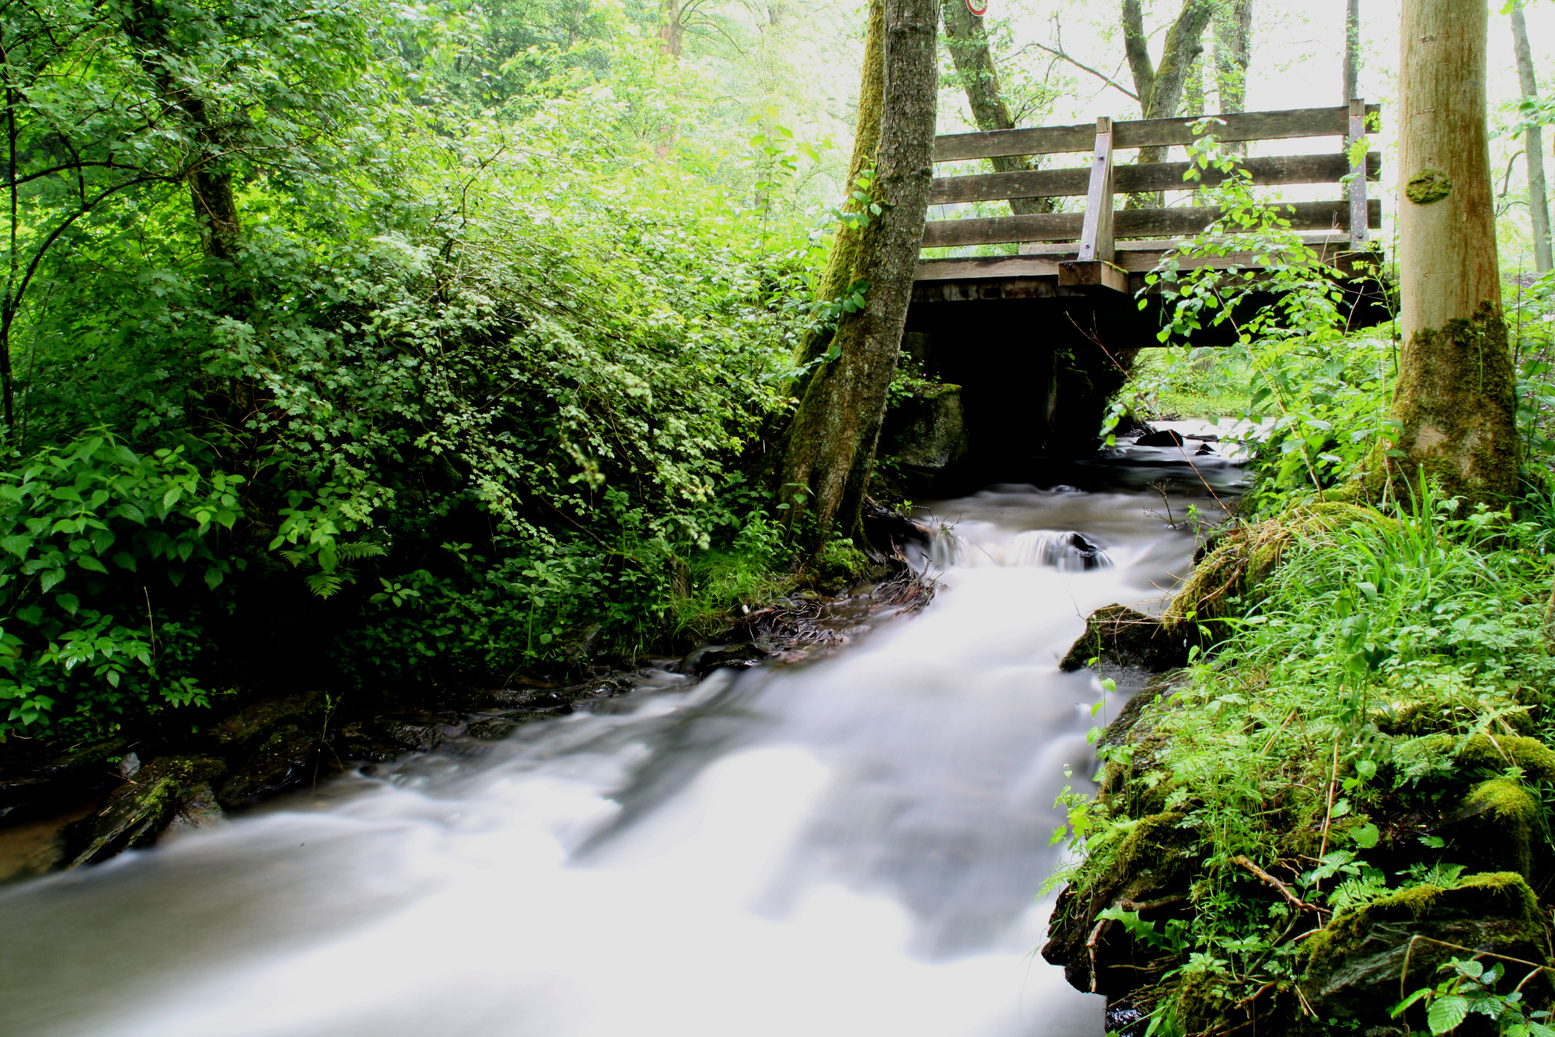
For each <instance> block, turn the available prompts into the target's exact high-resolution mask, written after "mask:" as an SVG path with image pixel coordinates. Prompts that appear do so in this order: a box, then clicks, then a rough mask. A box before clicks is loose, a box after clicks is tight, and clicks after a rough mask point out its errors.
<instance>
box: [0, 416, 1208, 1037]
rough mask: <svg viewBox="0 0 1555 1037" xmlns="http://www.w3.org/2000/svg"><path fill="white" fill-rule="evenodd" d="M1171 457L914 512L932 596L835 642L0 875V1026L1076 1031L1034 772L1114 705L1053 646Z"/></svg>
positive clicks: (1096, 1008)
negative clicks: (815, 655) (795, 660)
mask: <svg viewBox="0 0 1555 1037" xmlns="http://www.w3.org/2000/svg"><path fill="white" fill-rule="evenodd" d="M1195 445H1196V444H1193V443H1192V442H1191V441H1190V444H1189V449H1190V451H1191V449H1192V447H1193V446H1195ZM1183 456H1184V455H1183V453H1182V452H1181V451H1178V450H1176V449H1155V450H1152V449H1148V448H1129V449H1125V450H1121V451H1119V452H1117V454H1116V456H1114V457H1113V458H1111V459H1109V460H1107V461H1105V462H1095V463H1089V464H1079V465H1073V466H1070V467H1068V468H1066V469H1064V470H1063V471H1061V472H1059V473H1058V475H1059V478H1061V479H1062V481H1063V482H1065V483H1068V484H1069V485H1068V486H1060V487H1057V488H1055V489H1050V490H1038V489H1036V488H1035V487H1032V486H996V487H992V488H990V489H988V490H985V491H984V492H982V493H978V494H976V495H974V496H971V497H966V498H962V499H959V500H952V501H941V502H936V503H934V504H933V505H931V506H928V507H927V508H926V509H924V514H925V516H926V517H928V516H932V518H933V520H935V521H936V522H939V523H946V524H949V525H950V526H951V527H952V529H951V530H950V531H948V532H946V533H944V534H942V535H941V536H940V538H939V540H938V541H937V542H936V543H935V545H934V549H933V551H932V552H931V553H930V556H928V557H926V558H924V559H923V561H924V563H925V564H928V565H931V566H935V567H937V568H939V569H941V570H942V572H941V574H940V577H939V578H940V582H941V585H942V586H941V589H940V590H939V592H938V594H937V596H936V597H935V600H934V601H933V602H932V603H931V604H930V605H929V607H928V608H927V609H926V610H924V611H923V612H922V613H921V614H918V615H913V616H900V617H890V616H885V617H881V618H880V619H878V620H877V621H876V623H875V624H874V626H873V629H871V630H869V631H868V632H867V633H863V634H861V635H860V636H858V637H857V639H856V640H855V642H854V643H852V644H850V645H848V646H847V647H845V648H844V649H842V650H841V651H840V652H838V653H837V654H836V655H834V656H832V657H830V658H827V659H824V660H821V661H816V662H811V663H806V664H801V665H792V666H766V667H760V668H757V669H752V670H745V671H739V672H736V671H731V670H721V671H717V672H715V673H714V674H713V675H711V676H710V677H708V678H707V679H706V680H704V681H702V682H701V683H696V684H693V683H690V682H688V681H687V680H686V678H683V677H680V676H678V675H675V674H671V673H668V672H663V671H651V672H647V673H645V674H644V676H643V677H642V680H641V682H640V683H639V684H638V686H637V687H636V689H635V690H634V691H632V692H630V693H628V694H627V695H625V696H622V697H620V698H616V699H612V700H608V701H605V702H602V703H599V704H598V705H597V706H596V708H595V709H594V711H593V712H591V713H576V714H572V715H570V716H566V717H562V718H557V719H555V720H549V721H544V722H541V723H536V724H530V725H526V726H523V727H520V728H519V729H518V730H517V731H516V732H515V733H514V734H513V735H512V736H511V737H509V738H508V739H506V740H504V741H501V742H478V741H475V740H456V741H455V742H453V743H450V744H449V745H446V746H444V747H443V748H442V749H440V750H439V751H437V752H433V753H429V754H423V755H418V756H412V757H410V758H407V759H404V760H401V761H399V762H398V763H396V764H392V765H387V766H382V765H380V766H378V767H377V768H368V769H364V770H365V771H370V773H365V772H355V773H350V774H347V775H345V776H343V777H341V778H338V779H335V780H334V781H332V782H329V783H327V784H322V785H321V786H320V787H319V788H318V789H317V790H314V791H312V792H304V793H298V794H294V795H292V796H289V797H284V798H282V799H280V800H277V801H275V802H274V803H272V804H269V805H267V806H266V807H264V808H262V809H259V810H256V811H253V812H250V813H249V814H247V815H245V816H243V817H241V818H239V819H237V820H235V822H234V823H232V824H231V825H229V826H227V827H225V828H223V829H220V830H215V831H209V832H202V833H197V834H192V835H188V836H184V837H181V838H178V839H175V840H172V841H169V842H166V843H165V844H164V845H162V846H159V847H158V848H157V849H155V850H151V851H142V852H134V853H128V854H124V855H123V856H121V857H118V858H116V859H114V860H112V861H110V862H108V863H107V864H104V865H101V866H98V867H94V868H91V869H87V870H83V871H78V872H73V873H68V874H58V875H52V876H48V877H45V878H41V879H35V880H32V881H29V882H25V883H21V884H17V885H13V886H10V887H6V888H4V889H0V1034H4V1035H6V1037H65V1035H92V1037H103V1035H113V1037H130V1035H135V1037H141V1035H144V1037H152V1035H155V1037H249V1035H254V1037H258V1035H276V1037H282V1035H284V1037H309V1035H325V1034H328V1035H336V1037H338V1035H355V1034H363V1035H366V1034H372V1035H375V1037H377V1035H405V1037H410V1035H416V1037H455V1035H459V1037H464V1035H470V1037H475V1035H523V1037H627V1035H638V1037H661V1035H662V1037H670V1035H673V1037H769V1035H770V1037H798V1035H803V1037H833V1035H835V1037H843V1035H847V1037H872V1035H876V1034H890V1035H891V1037H1049V1035H1051V1037H1089V1035H1096V1037H1100V1035H1101V1034H1102V1003H1101V999H1100V998H1099V997H1095V996H1093V995H1088V994H1082V993H1078V992H1076V991H1074V990H1072V989H1071V988H1070V987H1069V986H1068V985H1067V984H1066V983H1065V982H1064V979H1063V974H1062V970H1060V969H1058V968H1055V967H1053V966H1050V965H1048V964H1046V963H1045V962H1043V961H1042V959H1041V958H1040V957H1039V956H1037V955H1036V954H1035V953H1034V951H1035V949H1036V948H1037V947H1039V946H1040V945H1041V944H1042V942H1043V939H1044V930H1045V926H1046V920H1047V915H1048V912H1049V910H1050V909H1051V906H1052V895H1051V894H1049V895H1048V896H1046V897H1044V898H1041V899H1039V896H1038V893H1039V890H1040V889H1041V887H1042V885H1043V880H1044V879H1045V878H1046V876H1048V875H1049V874H1050V873H1051V872H1052V871H1053V869H1054V868H1055V867H1056V866H1058V865H1059V864H1060V858H1059V853H1060V851H1059V850H1058V849H1056V848H1052V847H1050V846H1049V840H1050V837H1051V836H1052V834H1053V831H1054V829H1055V827H1056V826H1058V825H1059V824H1060V822H1061V819H1062V815H1061V811H1060V810H1059V809H1057V808H1055V806H1054V805H1053V802H1054V797H1055V796H1056V795H1057V794H1058V793H1059V792H1060V790H1061V789H1063V787H1064V786H1065V785H1066V784H1073V785H1075V786H1077V787H1080V788H1088V787H1089V786H1088V785H1086V783H1085V782H1084V780H1083V779H1084V777H1085V776H1087V775H1088V774H1089V772H1090V769H1091V768H1092V767H1093V766H1094V763H1093V758H1092V756H1091V753H1090V749H1089V746H1088V745H1087V742H1086V737H1085V733H1086V730H1087V729H1088V728H1089V727H1091V726H1092V725H1093V724H1095V723H1099V722H1102V720H1103V719H1104V718H1105V716H1106V715H1107V714H1108V713H1111V712H1115V710H1116V708H1118V706H1120V705H1121V700H1120V697H1119V696H1113V697H1112V700H1111V701H1109V702H1106V703H1104V704H1102V706H1101V710H1100V711H1099V712H1098V713H1097V714H1096V717H1095V719H1093V709H1095V708H1096V707H1097V706H1098V704H1099V703H1102V699H1103V692H1102V690H1101V686H1100V683H1099V682H1098V681H1097V679H1096V678H1095V676H1094V675H1093V674H1091V673H1089V672H1085V671H1082V672H1080V673H1073V674H1065V673H1061V672H1060V671H1059V669H1058V665H1057V663H1058V659H1059V658H1060V657H1062V655H1063V654H1064V653H1065V651H1067V649H1068V647H1069V645H1070V644H1071V642H1072V641H1073V640H1074V639H1075V638H1076V637H1077V636H1078V635H1079V634H1080V633H1081V632H1082V630H1083V629H1084V622H1085V620H1084V617H1085V616H1086V614H1087V613H1089V612H1090V611H1091V610H1093V609H1095V608H1097V607H1100V606H1102V605H1107V604H1109V603H1111V602H1114V601H1118V602H1123V603H1125V604H1130V603H1132V604H1135V605H1136V607H1146V606H1143V605H1142V604H1141V603H1147V602H1155V603H1156V604H1157V607H1158V606H1159V603H1160V600H1161V599H1162V598H1163V597H1164V596H1165V593H1166V591H1167V590H1168V589H1169V588H1170V587H1171V586H1172V585H1173V583H1174V582H1175V578H1176V577H1178V576H1181V575H1182V574H1184V573H1185V572H1186V571H1187V570H1188V568H1189V566H1190V559H1191V556H1192V553H1193V550H1194V547H1195V540H1194V537H1193V535H1192V533H1191V532H1189V531H1187V530H1184V529H1180V528H1179V529H1174V528H1172V527H1171V526H1169V525H1168V524H1167V520H1166V515H1165V509H1166V508H1170V509H1172V510H1173V512H1174V514H1173V518H1174V519H1178V520H1180V519H1181V518H1182V517H1183V515H1184V513H1185V510H1186V506H1187V505H1188V504H1189V503H1193V504H1196V505H1197V506H1198V508H1200V509H1201V510H1210V511H1212V510H1213V505H1214V500H1213V499H1212V497H1211V496H1210V495H1209V494H1207V493H1205V492H1204V490H1203V489H1202V488H1199V489H1197V490H1195V488H1194V483H1195V481H1196V480H1195V478H1194V476H1193V472H1192V471H1191V469H1189V467H1188V466H1187V465H1186V464H1184V463H1182V462H1183ZM1196 460H1200V461H1201V464H1200V468H1201V470H1203V471H1205V472H1206V473H1207V474H1209V475H1210V476H1211V480H1210V481H1211V482H1212V483H1214V484H1216V485H1217V486H1218V487H1226V486H1229V485H1231V484H1232V483H1233V482H1234V479H1235V475H1236V470H1235V468H1234V467H1233V466H1231V465H1229V464H1228V463H1227V462H1226V461H1224V460H1222V459H1220V458H1203V459H1196ZM1163 477H1169V478H1171V479H1172V480H1173V483H1172V485H1171V486H1169V487H1167V499H1165V500H1163V497H1162V495H1161V493H1160V492H1159V491H1158V490H1157V489H1154V488H1152V487H1151V486H1149V485H1148V484H1149V483H1151V482H1153V481H1157V480H1159V479H1161V478H1163ZM1074 487H1081V488H1080V489H1075V488H1074ZM1071 531H1078V532H1079V533H1081V534H1083V535H1084V537H1085V538H1088V540H1090V541H1091V542H1093V543H1094V544H1095V545H1097V546H1098V547H1099V548H1100V549H1101V552H1102V553H1101V554H1100V555H1097V556H1096V557H1095V558H1094V561H1095V562H1099V563H1102V564H1100V565H1095V566H1093V567H1089V568H1087V567H1086V564H1087V563H1086V560H1085V558H1084V557H1081V555H1083V552H1079V553H1077V549H1075V548H1074V547H1073V545H1072V541H1071V540H1068V539H1065V538H1063V537H1056V536H1054V534H1060V533H1067V532H1071ZM1066 766H1067V767H1068V768H1070V769H1072V771H1073V773H1074V775H1075V777H1074V778H1073V779H1067V778H1066V777H1065V769H1066Z"/></svg>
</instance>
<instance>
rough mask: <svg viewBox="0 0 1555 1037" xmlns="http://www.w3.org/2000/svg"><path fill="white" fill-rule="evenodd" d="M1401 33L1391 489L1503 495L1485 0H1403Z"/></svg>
mask: <svg viewBox="0 0 1555 1037" xmlns="http://www.w3.org/2000/svg"><path fill="white" fill-rule="evenodd" d="M1401 35H1402V51H1403V53H1402V56H1401V63H1400V69H1401V73H1400V89H1399V94H1400V98H1399V108H1400V113H1399V162H1398V165H1399V178H1400V184H1399V186H1400V191H1399V193H1400V195H1401V196H1402V197H1401V198H1400V201H1399V215H1398V228H1399V250H1398V266H1399V288H1400V307H1399V331H1400V334H1401V336H1402V338H1403V342H1404V348H1403V355H1402V358H1401V360H1400V363H1399V374H1398V387H1397V390H1396V393H1395V396H1394V400H1393V416H1394V418H1395V419H1396V420H1397V421H1398V423H1399V431H1398V437H1397V440H1396V442H1394V443H1393V444H1392V446H1393V448H1394V450H1393V451H1391V453H1393V454H1394V455H1395V458H1393V459H1396V464H1394V465H1393V466H1391V470H1392V474H1393V476H1394V485H1395V488H1396V490H1397V491H1398V493H1399V494H1400V495H1401V497H1403V498H1405V499H1407V495H1408V494H1409V493H1410V492H1412V491H1413V490H1417V489H1418V487H1419V483H1420V478H1421V477H1422V475H1423V476H1425V477H1427V478H1430V479H1434V480H1437V481H1439V482H1440V484H1441V486H1442V489H1443V490H1444V491H1445V493H1446V494H1447V495H1449V496H1454V497H1464V498H1467V499H1468V500H1470V501H1500V500H1503V499H1504V498H1506V497H1507V496H1509V495H1510V494H1511V493H1512V492H1513V491H1514V490H1515V489H1516V485H1517V464H1518V451H1517V433H1516V428H1515V427H1514V416H1515V409H1516V404H1515V400H1514V396H1513V391H1514V381H1513V372H1512V356H1511V351H1510V350H1509V349H1508V346H1507V335H1506V324H1505V322H1504V321H1503V320H1502V316H1501V283H1500V278H1499V272H1498V269H1497V264H1496V225H1495V210H1494V208H1493V205H1492V187H1491V182H1490V177H1491V173H1490V149H1489V144H1488V141H1487V134H1486V128H1485V41H1486V35H1487V18H1486V12H1485V5H1484V3H1483V0H1404V6H1403V24H1402V28H1401ZM1390 460H1392V459H1390Z"/></svg>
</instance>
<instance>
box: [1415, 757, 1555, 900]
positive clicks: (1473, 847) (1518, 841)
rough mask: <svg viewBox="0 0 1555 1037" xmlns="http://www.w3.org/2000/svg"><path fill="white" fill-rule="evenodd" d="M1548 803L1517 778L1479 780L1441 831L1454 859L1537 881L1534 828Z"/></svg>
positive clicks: (1477, 867) (1448, 818) (1484, 869)
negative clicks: (1451, 849) (1535, 874)
mask: <svg viewBox="0 0 1555 1037" xmlns="http://www.w3.org/2000/svg"><path fill="white" fill-rule="evenodd" d="M1543 815H1544V807H1543V805H1542V804H1541V803H1540V802H1539V799H1538V797H1536V796H1535V795H1534V794H1533V793H1532V792H1530V791H1529V790H1528V789H1527V788H1526V787H1525V786H1524V785H1523V783H1522V782H1520V781H1518V780H1517V779H1516V778H1510V777H1506V776H1502V777H1496V778H1491V779H1489V780H1488V781H1482V782H1479V783H1478V784H1476V785H1475V786H1474V787H1473V788H1472V789H1471V790H1470V791H1469V794H1468V795H1467V796H1465V797H1464V798H1463V803H1462V805H1461V806H1460V807H1459V809H1458V810H1457V811H1455V812H1454V813H1452V814H1450V815H1448V817H1447V822H1448V823H1446V824H1444V825H1442V826H1441V827H1440V828H1439V829H1438V831H1439V832H1441V833H1442V834H1443V835H1445V836H1447V837H1448V838H1449V839H1450V840H1451V844H1452V847H1453V856H1454V859H1455V860H1457V861H1459V862H1461V863H1465V864H1468V865H1469V866H1470V867H1472V868H1474V869H1476V870H1481V871H1515V872H1517V873H1518V874H1519V875H1522V876H1523V877H1524V878H1526V879H1528V880H1529V881H1530V882H1532V881H1533V880H1534V859H1533V833H1534V829H1535V827H1536V826H1537V825H1538V824H1539V822H1540V820H1541V819H1542V817H1543Z"/></svg>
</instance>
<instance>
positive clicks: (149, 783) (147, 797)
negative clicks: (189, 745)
mask: <svg viewBox="0 0 1555 1037" xmlns="http://www.w3.org/2000/svg"><path fill="white" fill-rule="evenodd" d="M226 766H227V765H226V763H225V762H224V761H222V760H220V759H216V758H213V757H209V756H164V757H158V758H157V759H155V760H152V761H151V762H150V763H149V764H147V765H146V766H144V767H142V768H141V769H140V770H139V771H137V772H136V773H135V775H134V776H133V777H132V778H130V779H128V780H126V781H125V782H124V784H123V785H122V786H120V788H119V789H118V790H117V791H115V792H114V793H113V795H112V796H110V797H109V798H108V802H106V803H104V804H103V806H102V807H101V808H100V809H99V810H97V811H96V812H95V813H94V814H92V815H91V816H90V817H87V818H84V819H82V820H81V821H78V822H76V823H75V824H73V825H71V826H70V828H69V829H67V831H66V833H65V838H66V843H67V846H68V847H69V853H68V856H69V858H70V862H69V863H68V864H67V865H66V868H67V869H69V868H79V867H80V866H81V865H83V864H94V863H96V862H97V861H101V860H106V859H107V858H109V857H112V856H113V855H114V854H116V853H119V852H121V851H123V850H131V849H137V848H139V847H142V846H149V845H151V843H152V842H154V841H155V840H156V837H157V835H158V833H160V832H161V831H162V829H163V828H165V827H166V826H167V825H168V823H169V822H171V821H172V820H173V819H174V817H175V816H176V815H177V814H178V811H179V810H180V809H181V808H182V807H183V806H184V805H185V804H186V803H189V802H197V801H198V800H199V799H200V798H201V793H202V791H203V792H204V793H207V794H208V793H209V791H210V782H211V781H212V780H213V779H215V778H218V777H220V776H221V774H222V773H223V772H224V771H225V770H226Z"/></svg>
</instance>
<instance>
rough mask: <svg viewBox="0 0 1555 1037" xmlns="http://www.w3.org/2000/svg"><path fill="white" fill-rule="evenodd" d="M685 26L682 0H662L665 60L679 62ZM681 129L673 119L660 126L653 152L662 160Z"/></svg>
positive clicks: (662, 52)
mask: <svg viewBox="0 0 1555 1037" xmlns="http://www.w3.org/2000/svg"><path fill="white" fill-rule="evenodd" d="M684 32H685V30H684V28H683V27H682V26H681V24H680V0H660V4H659V57H661V58H663V59H664V60H665V61H668V62H671V63H674V64H679V62H680V53H681V49H682V46H683V43H682V40H683V38H684ZM679 133H680V129H679V127H677V126H676V125H675V123H674V121H673V120H670V121H666V122H664V123H662V124H660V126H659V142H658V143H657V144H655V145H654V148H653V154H654V157H656V158H657V159H658V160H659V161H660V162H666V161H668V160H669V157H670V146H671V145H673V144H674V143H675V138H676V137H677V136H679Z"/></svg>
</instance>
